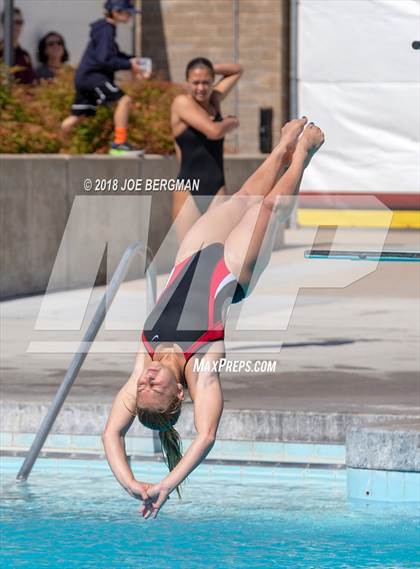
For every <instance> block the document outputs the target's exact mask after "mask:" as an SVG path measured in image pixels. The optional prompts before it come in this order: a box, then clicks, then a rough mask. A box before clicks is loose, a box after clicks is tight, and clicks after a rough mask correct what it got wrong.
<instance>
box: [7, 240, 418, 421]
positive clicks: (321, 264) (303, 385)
mask: <svg viewBox="0 0 420 569" xmlns="http://www.w3.org/2000/svg"><path fill="white" fill-rule="evenodd" d="M313 238H314V232H313V231H312V230H299V231H293V230H289V231H287V232H286V247H285V248H284V249H283V250H281V251H278V252H275V253H274V254H273V257H272V261H271V263H270V268H269V270H267V271H266V273H265V275H264V277H263V279H262V280H261V283H260V285H259V286H258V288H257V290H256V291H255V294H253V295H252V296H251V297H250V299H249V301H247V304H246V305H245V307H244V308H243V309H242V310H243V311H242V313H241V316H240V318H239V320H236V322H237V324H236V331H235V319H237V318H238V313H237V310H238V307H235V312H232V314H231V318H230V321H229V326H228V328H227V349H228V354H229V358H230V359H231V360H234V359H245V360H248V359H251V360H253V359H255V358H257V359H268V360H276V362H277V363H276V365H277V370H276V372H275V373H268V374H261V373H248V374H244V373H241V374H237V373H230V374H223V376H222V382H223V388H224V394H225V400H226V408H230V409H262V410H264V409H277V410H291V411H294V410H296V411H313V412H324V411H326V412H329V413H336V412H351V413H390V414H397V415H401V416H402V415H412V414H418V411H419V403H420V399H419V395H420V391H419V387H420V382H419V370H420V353H419V351H420V350H419V322H420V303H419V300H418V292H419V289H420V263H406V262H404V263H380V264H375V263H365V262H353V261H318V260H306V259H305V258H304V251H305V250H306V249H307V248H308V246H310V245H311V244H312V242H313ZM340 239H341V245H340V248H342V249H344V248H346V246H350V245H351V246H352V248H357V247H360V248H364V249H369V248H377V247H376V246H377V245H378V244H380V243H381V241H382V240H383V235H382V233H381V232H380V231H376V230H369V231H360V230H357V231H347V232H344V233H343V234H342V235H341V237H340ZM319 240H320V237H319V236H318V242H319ZM321 241H322V235H321ZM385 246H386V248H387V249H395V248H399V249H412V250H419V249H420V243H419V234H418V233H417V232H413V231H406V232H404V231H393V232H392V233H389V235H388V237H387V239H386V243H385ZM336 248H338V246H336ZM164 282H165V277H164V276H160V277H159V286H160V287H162V286H163V284H164ZM144 290H145V286H144V281H132V282H128V283H126V284H124V285H123V287H122V289H121V293H120V295H119V297H118V298H117V301H116V304H115V305H114V306H113V310H112V312H111V314H110V321H108V328H110V327H111V326H112V327H113V328H114V329H113V330H110V329H104V327H103V329H101V331H100V333H99V335H98V338H97V341H96V342H95V344H94V346H93V349H92V353H90V354H89V355H88V357H87V359H86V362H85V364H84V366H83V368H82V371H81V372H80V375H79V377H78V379H77V381H76V383H75V385H74V387H73V389H72V391H71V394H70V396H69V399H68V402H69V403H73V404H75V403H108V402H110V401H111V400H112V398H113V396H114V395H115V393H116V391H117V389H118V388H119V386H120V385H121V384H122V383H123V382H124V381H125V380H126V378H127V377H128V374H129V373H130V368H131V365H132V362H133V357H134V356H133V353H132V351H133V349H135V346H136V345H137V342H138V337H139V332H138V328H139V322H140V323H141V318H142V317H144V315H145V311H144V305H145V292H144ZM101 294H103V288H97V289H95V291H94V293H93V294H92V297H91V305H90V308H89V310H88V313H87V316H86V318H85V319H84V322H83V327H82V330H81V331H80V330H79V329H77V328H78V326H79V322H78V314H79V312H80V306H81V305H82V300H83V298H84V297H85V296H86V293H85V291H74V292H65V293H56V294H54V295H51V298H52V299H53V302H54V308H53V312H52V314H50V315H49V316H48V319H49V322H46V321H45V319H44V322H43V324H44V326H45V325H47V326H48V327H49V328H50V329H48V330H35V323H36V319H37V317H38V313H39V309H40V305H41V301H42V297H40V296H34V297H29V298H22V299H16V300H11V301H7V302H4V303H2V305H1V315H2V324H1V326H2V328H1V333H2V344H1V351H2V354H1V355H2V365H3V372H2V392H1V396H2V399H3V401H4V402H19V403H33V402H38V403H42V402H45V403H46V402H48V401H49V400H51V398H52V396H53V394H54V392H55V390H56V388H57V386H58V385H59V383H60V381H61V380H62V378H63V375H64V372H65V369H66V367H67V365H68V363H69V361H70V359H71V357H72V350H74V347H75V346H76V345H77V343H78V341H79V340H80V339H81V337H82V333H83V331H84V330H85V329H86V326H87V323H88V322H89V315H91V314H92V313H93V310H94V308H95V307H96V305H97V303H98V300H99V299H100V296H101ZM68 323H70V324H71V325H72V326H74V327H76V329H75V330H72V331H68V330H58V329H57V330H54V329H51V327H55V328H58V327H60V326H64V327H65V326H66V325H67V324H68ZM127 327H129V328H131V330H128V331H127ZM267 327H270V328H271V330H264V328H267ZM238 328H240V330H238ZM256 338H258V339H259V346H258V347H256V346H255V339H256ZM37 352H38V353H37ZM66 352H67V353H66ZM101 352H102V353H101ZM124 352H125V353H124ZM127 352H128V353H127ZM130 352H131V353H130Z"/></svg>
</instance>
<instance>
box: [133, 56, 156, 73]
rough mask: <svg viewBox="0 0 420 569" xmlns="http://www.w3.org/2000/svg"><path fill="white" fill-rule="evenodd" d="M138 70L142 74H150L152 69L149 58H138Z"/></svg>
mask: <svg viewBox="0 0 420 569" xmlns="http://www.w3.org/2000/svg"><path fill="white" fill-rule="evenodd" d="M137 62H138V64H139V67H140V69H141V70H142V71H143V73H147V74H151V73H152V69H153V64H152V60H151V59H150V57H139V58H138V59H137Z"/></svg>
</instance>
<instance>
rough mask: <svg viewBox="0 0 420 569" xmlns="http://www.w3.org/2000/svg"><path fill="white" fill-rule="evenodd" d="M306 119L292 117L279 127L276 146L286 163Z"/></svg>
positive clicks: (291, 155) (294, 148) (294, 147)
mask: <svg viewBox="0 0 420 569" xmlns="http://www.w3.org/2000/svg"><path fill="white" fill-rule="evenodd" d="M307 122H308V119H307V118H306V117H302V118H301V119H293V120H291V121H289V122H287V123H286V124H285V125H284V126H283V128H282V129H281V137H280V142H279V144H278V146H277V148H278V149H279V151H280V152H281V153H282V156H283V160H284V162H285V163H286V164H287V165H288V164H290V162H291V161H292V157H293V153H294V151H295V150H296V146H297V143H298V141H299V136H300V135H301V134H302V132H303V129H304V128H305V125H306V123H307Z"/></svg>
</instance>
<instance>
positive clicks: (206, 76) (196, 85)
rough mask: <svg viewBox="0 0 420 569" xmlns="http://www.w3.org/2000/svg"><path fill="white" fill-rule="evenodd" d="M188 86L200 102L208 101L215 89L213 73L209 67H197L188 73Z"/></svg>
mask: <svg viewBox="0 0 420 569" xmlns="http://www.w3.org/2000/svg"><path fill="white" fill-rule="evenodd" d="M187 81H188V87H189V89H190V93H191V95H192V96H193V97H194V99H195V100H196V101H197V102H198V103H204V102H207V101H208V100H209V99H210V96H211V94H212V91H213V75H212V73H211V71H210V70H209V69H208V68H207V67H196V68H195V69H192V70H191V71H190V72H189V74H188V79H187Z"/></svg>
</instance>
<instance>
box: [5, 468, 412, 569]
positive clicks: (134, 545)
mask: <svg viewBox="0 0 420 569" xmlns="http://www.w3.org/2000/svg"><path fill="white" fill-rule="evenodd" d="M21 462H22V460H21V459H16V458H2V459H1V488H2V527H1V548H2V565H1V566H2V567H5V568H6V567H7V568H14V567H19V568H20V567H28V568H31V569H32V568H34V569H41V568H44V567H45V568H51V567H54V568H56V567H60V568H63V569H72V568H76V567H77V568H83V569H88V568H89V569H90V568H92V569H132V568H133V569H134V568H135V569H146V568H147V569H158V568H159V569H162V568H164V569H166V568H168V569H178V568H179V569H201V568H203V569H204V568H205V569H225V568H235V569H242V568H244V569H245V568H246V569H252V568H271V567H276V568H281V569H283V568H285V569H287V568H289V567H290V568H292V567H293V568H294V569H298V568H314V569H329V568H334V569H337V568H343V569H344V568H350V567H351V568H358V569H359V568H363V567H366V568H369V569H374V568H378V569H379V568H380V569H400V568H406V569H415V568H416V567H420V561H419V559H420V555H419V553H420V551H419V541H420V525H419V509H418V507H416V506H415V505H404V506H398V505H395V504H383V505H378V504H372V503H369V504H366V503H361V502H360V503H350V502H348V501H347V499H346V474H345V471H336V470H327V469H326V470H318V469H316V470H315V469H296V468H294V469H292V468H287V469H286V468H272V467H252V466H249V467H248V466H241V467H239V466H223V465H217V466H215V465H206V464H204V465H202V466H201V467H200V468H199V469H198V470H197V471H196V472H195V473H194V474H193V475H192V476H191V477H190V479H189V481H188V482H187V484H185V486H184V489H183V499H182V501H179V500H178V499H177V497H176V495H175V494H174V495H173V497H172V498H171V500H169V501H168V502H167V503H166V504H165V506H164V507H163V509H162V510H161V512H160V514H159V516H158V518H157V519H156V520H143V519H142V517H141V516H140V515H139V513H138V507H139V502H137V501H135V500H134V499H133V498H131V497H130V496H129V495H128V494H126V493H125V492H124V490H123V489H122V488H121V487H120V486H119V485H118V484H117V482H116V481H115V479H114V478H113V476H112V474H111V473H110V471H109V469H108V466H107V464H106V463H105V462H102V461H78V460H63V459H60V460H54V459H40V460H39V461H38V462H37V463H36V465H35V468H34V470H33V472H32V474H31V477H30V479H29V482H27V483H23V484H22V483H21V484H16V483H15V476H16V473H17V471H18V469H19V466H20V464H21ZM132 466H133V470H134V472H135V474H136V476H137V478H138V479H141V480H146V481H158V480H159V479H161V478H162V477H163V476H164V473H165V472H166V468H165V466H164V465H163V464H161V463H153V462H150V463H146V464H140V463H134V464H133V465H132Z"/></svg>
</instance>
